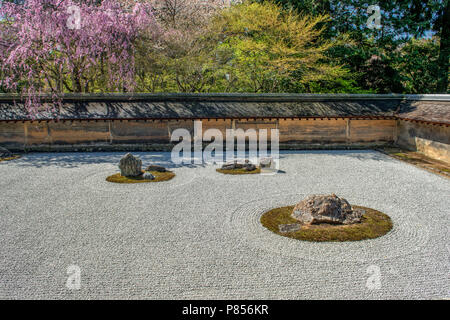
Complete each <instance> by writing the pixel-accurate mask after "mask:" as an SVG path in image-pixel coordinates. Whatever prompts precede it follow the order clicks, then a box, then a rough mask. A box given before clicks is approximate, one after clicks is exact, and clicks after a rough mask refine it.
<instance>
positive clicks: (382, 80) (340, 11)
mask: <svg viewBox="0 0 450 320" xmlns="http://www.w3.org/2000/svg"><path fill="white" fill-rule="evenodd" d="M275 1H276V2H278V3H281V4H282V5H283V6H284V7H286V8H295V9H296V10H298V11H300V12H302V13H303V14H312V15H323V14H327V15H329V16H330V17H331V19H330V22H329V23H327V24H326V25H324V28H325V31H324V35H325V36H327V37H328V38H333V37H336V36H338V35H339V34H342V33H345V34H347V35H348V36H349V37H350V39H352V41H353V42H354V43H355V45H353V46H346V47H342V48H338V49H336V50H332V51H331V52H330V54H331V55H332V56H333V57H336V58H339V59H340V60H341V62H342V63H344V62H345V63H346V64H347V65H348V66H349V67H350V69H351V70H352V71H353V72H354V73H355V74H357V75H358V78H357V83H358V85H360V86H361V87H363V88H366V89H372V90H376V91H377V92H401V91H404V92H406V91H408V89H407V88H404V87H403V82H402V80H401V76H400V75H399V74H400V72H401V70H398V69H396V68H395V66H394V64H397V61H396V57H395V55H396V53H395V52H396V50H397V49H398V48H399V47H402V46H403V45H404V44H405V43H407V42H408V41H409V40H410V39H411V38H417V39H420V38H423V37H429V36H430V35H432V34H435V35H436V36H438V37H439V39H440V48H439V53H440V54H439V60H438V61H436V62H434V63H437V64H438V66H439V69H438V70H439V71H438V72H437V73H436V76H435V77H436V78H438V79H439V81H438V82H436V81H433V82H432V84H431V83H430V85H429V87H427V88H426V90H427V92H428V91H430V92H446V91H448V68H449V53H450V52H449V51H450V43H449V39H450V26H449V24H450V16H449V14H450V13H449V2H448V0H425V1H424V0H409V1H404V0H339V1H338V0H275ZM375 4H378V5H379V6H380V8H381V16H382V17H381V26H382V27H381V28H380V29H369V28H367V26H366V23H367V20H368V18H369V16H370V14H369V13H368V12H367V8H368V6H369V5H375ZM403 59H408V56H403ZM397 65H398V64H397ZM368 72H371V73H370V74H369V73H368ZM373 72H375V74H374V73H373ZM431 85H433V86H434V87H431Z"/></svg>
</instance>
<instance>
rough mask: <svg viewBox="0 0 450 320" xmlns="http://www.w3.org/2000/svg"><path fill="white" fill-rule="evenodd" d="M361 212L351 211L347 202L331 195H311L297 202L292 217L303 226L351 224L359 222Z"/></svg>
mask: <svg viewBox="0 0 450 320" xmlns="http://www.w3.org/2000/svg"><path fill="white" fill-rule="evenodd" d="M362 214H363V212H362V211H360V210H353V209H352V206H351V205H350V204H349V203H348V201H347V200H345V199H343V198H339V197H338V196H336V195H335V194H332V195H311V196H309V197H307V198H306V199H304V200H303V201H301V202H299V203H298V204H297V205H296V206H295V207H294V210H293V211H292V217H293V218H294V219H296V220H298V221H299V222H300V223H302V224H305V225H311V224H319V223H330V224H352V223H358V222H360V221H361V217H362Z"/></svg>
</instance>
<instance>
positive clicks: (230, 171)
mask: <svg viewBox="0 0 450 320" xmlns="http://www.w3.org/2000/svg"><path fill="white" fill-rule="evenodd" d="M216 171H217V172H219V173H223V174H232V175H236V174H255V173H261V168H259V167H257V168H256V169H255V170H253V171H247V170H246V169H245V168H241V169H216Z"/></svg>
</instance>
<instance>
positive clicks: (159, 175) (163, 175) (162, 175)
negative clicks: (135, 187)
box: [106, 171, 175, 183]
mask: <svg viewBox="0 0 450 320" xmlns="http://www.w3.org/2000/svg"><path fill="white" fill-rule="evenodd" d="M143 172H144V171H143ZM148 172H150V173H151V174H153V176H154V177H155V179H153V180H147V179H143V178H142V177H124V176H122V175H121V174H120V173H116V174H113V175H112V176H109V177H108V178H106V181H108V182H114V183H144V182H161V181H168V180H170V179H172V178H173V177H175V173H173V172H172V171H166V172H158V171H148Z"/></svg>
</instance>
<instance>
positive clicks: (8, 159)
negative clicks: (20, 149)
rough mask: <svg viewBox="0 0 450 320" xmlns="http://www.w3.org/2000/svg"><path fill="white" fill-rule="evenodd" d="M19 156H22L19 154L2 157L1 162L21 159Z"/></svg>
mask: <svg viewBox="0 0 450 320" xmlns="http://www.w3.org/2000/svg"><path fill="white" fill-rule="evenodd" d="M19 158H20V156H19V155H16V156H12V157H8V158H0V162H2V161H10V160H16V159H19Z"/></svg>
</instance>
